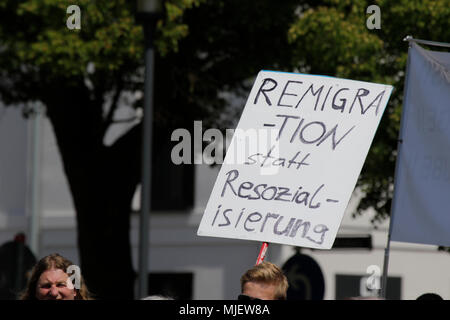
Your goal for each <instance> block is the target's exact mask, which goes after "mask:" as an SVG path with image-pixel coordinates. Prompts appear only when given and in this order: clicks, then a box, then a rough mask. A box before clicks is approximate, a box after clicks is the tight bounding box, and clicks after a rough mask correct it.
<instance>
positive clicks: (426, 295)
mask: <svg viewBox="0 0 450 320" xmlns="http://www.w3.org/2000/svg"><path fill="white" fill-rule="evenodd" d="M416 300H444V299H443V298H442V297H441V296H440V295H438V294H437V293H431V292H429V293H424V294H422V295H420V296H419V297H417V299H416Z"/></svg>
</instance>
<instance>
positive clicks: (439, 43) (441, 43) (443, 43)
mask: <svg viewBox="0 0 450 320" xmlns="http://www.w3.org/2000/svg"><path fill="white" fill-rule="evenodd" d="M403 40H404V41H408V42H411V41H412V42H417V43H422V44H427V45H429V46H436V47H445V48H450V43H446V42H437V41H429V40H422V39H414V38H413V37H412V36H407V37H406V38H405V39H403Z"/></svg>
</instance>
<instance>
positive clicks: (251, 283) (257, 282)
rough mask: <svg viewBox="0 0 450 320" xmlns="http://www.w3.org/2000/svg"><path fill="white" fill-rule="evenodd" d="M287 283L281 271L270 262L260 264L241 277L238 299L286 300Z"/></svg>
mask: <svg viewBox="0 0 450 320" xmlns="http://www.w3.org/2000/svg"><path fill="white" fill-rule="evenodd" d="M287 289H288V281H287V278H286V276H285V275H284V273H283V271H282V270H281V269H280V268H279V267H277V266H276V265H274V264H273V263H270V262H262V263H260V264H258V265H256V266H254V267H253V268H251V269H249V270H248V271H247V272H246V273H244V275H242V277H241V293H242V294H241V295H240V299H245V298H248V299H261V300H286V294H287Z"/></svg>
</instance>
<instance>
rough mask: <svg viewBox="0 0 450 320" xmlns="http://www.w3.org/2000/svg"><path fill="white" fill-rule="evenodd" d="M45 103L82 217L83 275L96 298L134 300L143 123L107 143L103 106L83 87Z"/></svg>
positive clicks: (79, 227)
mask: <svg viewBox="0 0 450 320" xmlns="http://www.w3.org/2000/svg"><path fill="white" fill-rule="evenodd" d="M53 92H54V93H55V94H53V95H52V96H51V97H49V98H48V99H47V101H45V103H46V105H47V111H48V116H49V118H50V121H51V123H52V126H53V129H54V133H55V136H56V140H57V143H58V147H59V151H60V153H61V157H62V161H63V165H64V171H65V173H66V176H67V180H68V183H69V187H70V190H71V194H72V199H73V203H74V206H75V210H76V216H77V231H78V250H79V256H80V261H81V273H82V275H83V277H84V278H85V280H86V283H87V286H88V288H89V290H90V291H91V292H92V293H93V294H94V297H95V298H96V299H132V298H133V296H134V280H135V273H134V271H133V266H132V257H131V247H130V211H131V201H132V197H133V194H134V192H135V189H136V186H137V184H138V182H139V177H140V140H141V139H140V135H141V133H140V131H141V130H140V126H136V127H134V128H133V129H131V130H130V131H129V132H127V133H126V134H125V135H124V136H122V137H121V138H119V139H118V140H117V141H116V142H115V143H114V144H113V145H112V146H110V147H106V146H104V144H103V134H102V133H101V132H102V130H101V128H102V126H101V124H102V121H103V119H102V105H101V103H99V102H97V103H95V102H92V100H91V99H90V98H89V93H88V92H87V90H85V89H83V88H75V89H70V90H68V89H63V88H59V90H53Z"/></svg>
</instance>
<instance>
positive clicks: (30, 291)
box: [19, 253, 92, 300]
mask: <svg viewBox="0 0 450 320" xmlns="http://www.w3.org/2000/svg"><path fill="white" fill-rule="evenodd" d="M71 265H73V263H72V262H71V261H70V260H68V259H66V258H64V257H63V256H61V255H59V254H58V253H53V254H50V255H48V256H46V257H44V258H42V259H41V260H39V262H38V263H37V264H36V265H35V266H34V267H33V270H32V271H31V276H30V279H29V281H28V284H27V287H26V288H25V290H24V291H23V292H22V293H21V294H20V296H19V299H20V300H37V298H36V286H37V283H38V281H39V277H40V276H41V274H42V273H44V272H45V271H47V270H51V269H61V270H63V271H64V272H67V268H69V266H71ZM80 278H81V279H80V288H79V289H77V288H75V289H74V290H75V291H76V293H77V294H76V296H75V300H92V297H91V294H90V292H89V290H88V288H87V286H86V283H85V282H84V279H83V276H81V277H80Z"/></svg>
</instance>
